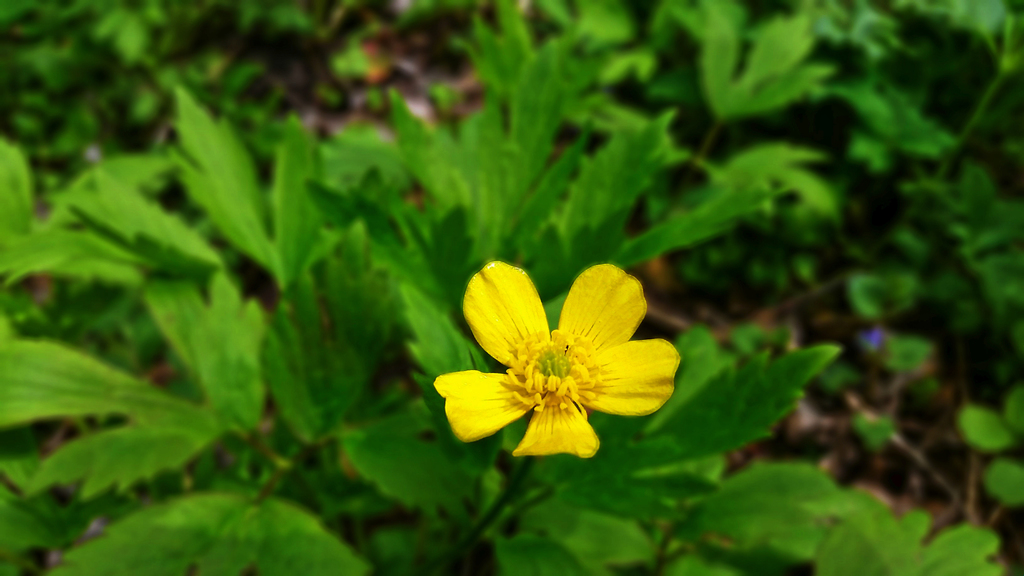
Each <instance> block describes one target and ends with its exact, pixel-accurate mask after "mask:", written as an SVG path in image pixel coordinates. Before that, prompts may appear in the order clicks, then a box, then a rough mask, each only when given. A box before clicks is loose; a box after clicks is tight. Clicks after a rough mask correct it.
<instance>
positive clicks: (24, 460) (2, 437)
mask: <svg viewBox="0 0 1024 576" xmlns="http://www.w3.org/2000/svg"><path fill="white" fill-rule="evenodd" d="M37 468H39V449H38V448H37V447H36V439H35V436H34V435H33V434H32V429H31V428H30V427H27V426H26V427H24V428H11V429H9V430H0V474H2V475H3V476H5V477H6V478H7V480H8V481H10V482H11V483H12V484H14V485H15V486H24V485H25V484H26V483H27V482H28V481H29V479H30V478H31V477H32V475H33V474H35V472H36V469H37Z"/></svg>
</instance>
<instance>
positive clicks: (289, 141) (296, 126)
mask: <svg viewBox="0 0 1024 576" xmlns="http://www.w3.org/2000/svg"><path fill="white" fill-rule="evenodd" d="M314 160H315V158H314V150H313V143H312V142H311V140H310V138H309V136H308V135H307V134H306V132H305V131H304V130H303V129H302V124H301V123H299V120H298V119H297V118H295V117H294V116H293V117H291V118H289V120H288V122H287V123H286V124H285V132H284V140H283V141H282V143H281V145H280V146H279V147H278V149H277V156H276V161H275V164H274V166H275V172H274V189H273V192H272V194H271V198H272V200H273V209H274V233H275V240H276V242H277V250H278V254H279V255H280V262H281V276H280V277H279V278H278V282H279V283H280V285H281V288H282V289H287V288H288V286H290V285H291V283H292V282H294V281H295V280H296V279H297V278H299V276H300V275H301V274H302V272H303V271H304V270H305V269H306V267H307V266H308V265H309V264H310V258H311V256H312V255H313V252H314V248H315V247H316V245H317V242H318V240H319V239H320V232H321V228H322V225H323V223H322V221H321V219H320V213H319V212H318V211H317V209H316V206H314V204H313V201H312V200H311V199H310V198H309V195H308V193H307V191H306V181H307V180H308V179H309V178H311V177H313V176H314V174H315V166H314Z"/></svg>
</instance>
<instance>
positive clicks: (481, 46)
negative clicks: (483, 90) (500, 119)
mask: <svg viewBox="0 0 1024 576" xmlns="http://www.w3.org/2000/svg"><path fill="white" fill-rule="evenodd" d="M496 4H497V12H498V25H499V28H500V30H501V36H499V35H498V34H495V32H494V31H493V30H491V29H490V28H488V27H487V26H486V25H484V23H483V20H481V19H479V18H477V19H476V20H474V22H473V37H474V39H475V40H476V46H475V47H474V49H473V50H471V51H470V57H471V58H472V60H473V68H474V69H475V70H476V73H477V74H478V75H479V76H480V79H481V80H482V81H483V83H484V85H485V86H486V87H487V88H488V89H489V90H490V91H492V92H493V93H494V95H495V96H497V97H499V98H505V97H507V96H508V94H509V93H510V92H511V91H512V89H513V86H515V84H516V82H517V80H518V79H519V74H520V72H521V70H522V69H523V66H525V65H526V62H527V61H528V60H529V58H530V57H531V56H532V55H533V40H532V39H531V38H530V32H529V28H528V27H527V25H526V20H525V18H523V15H522V13H521V12H520V11H519V8H518V4H517V3H516V2H514V1H513V0H498V2H496Z"/></svg>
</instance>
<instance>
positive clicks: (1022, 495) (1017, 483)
mask: <svg viewBox="0 0 1024 576" xmlns="http://www.w3.org/2000/svg"><path fill="white" fill-rule="evenodd" d="M985 489H986V490H988V493H989V494H991V495H993V496H995V497H996V499H998V500H999V501H1000V502H1002V503H1003V504H1004V505H1005V506H1010V507H1017V506H1024V464H1021V463H1020V462H1019V461H1017V460H1012V459H1010V458H996V459H995V460H994V461H993V462H992V463H991V464H989V465H988V468H987V469H986V470H985Z"/></svg>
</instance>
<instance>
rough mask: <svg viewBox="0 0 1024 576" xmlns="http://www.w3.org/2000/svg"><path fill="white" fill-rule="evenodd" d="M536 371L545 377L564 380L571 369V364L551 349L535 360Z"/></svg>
mask: <svg viewBox="0 0 1024 576" xmlns="http://www.w3.org/2000/svg"><path fill="white" fill-rule="evenodd" d="M537 369H538V370H540V371H541V373H542V374H544V375H545V376H558V377H559V378H565V377H566V376H568V375H569V370H571V369H572V362H570V361H569V359H568V358H567V357H566V356H565V354H559V353H558V352H555V351H554V350H552V349H550V348H549V349H547V350H545V351H544V352H542V353H541V355H540V357H538V358H537Z"/></svg>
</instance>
